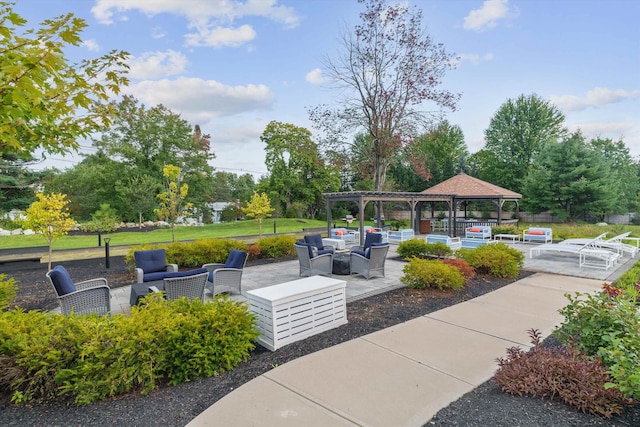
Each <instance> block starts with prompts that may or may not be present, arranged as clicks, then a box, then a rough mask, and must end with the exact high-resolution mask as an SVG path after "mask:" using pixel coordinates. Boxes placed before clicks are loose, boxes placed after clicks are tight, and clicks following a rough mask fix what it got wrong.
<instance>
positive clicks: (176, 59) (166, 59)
mask: <svg viewBox="0 0 640 427" xmlns="http://www.w3.org/2000/svg"><path fill="white" fill-rule="evenodd" d="M187 63H188V61H187V58H186V57H185V56H184V55H183V54H182V53H180V52H176V51H174V50H167V51H165V52H146V53H143V54H142V55H141V56H139V57H131V58H130V59H129V67H130V69H129V77H131V78H133V79H155V78H160V77H166V76H175V75H176V74H180V73H183V72H184V70H185V68H186V66H187Z"/></svg>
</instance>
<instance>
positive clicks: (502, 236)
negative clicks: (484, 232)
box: [493, 234, 520, 243]
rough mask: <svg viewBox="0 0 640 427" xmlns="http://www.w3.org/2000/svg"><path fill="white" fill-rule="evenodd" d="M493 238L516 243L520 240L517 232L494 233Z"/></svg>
mask: <svg viewBox="0 0 640 427" xmlns="http://www.w3.org/2000/svg"><path fill="white" fill-rule="evenodd" d="M493 238H494V239H495V240H511V243H516V242H519V241H520V235H519V234H496V235H495V236H493Z"/></svg>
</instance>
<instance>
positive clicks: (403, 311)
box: [0, 257, 640, 426]
mask: <svg viewBox="0 0 640 427" xmlns="http://www.w3.org/2000/svg"><path fill="white" fill-rule="evenodd" d="M20 264H23V265H20ZM64 265H65V267H67V268H68V270H69V272H70V274H71V276H72V277H73V278H74V280H76V281H80V280H85V279H89V278H92V277H106V278H107V279H108V280H109V284H110V286H111V287H114V288H115V287H119V286H124V285H127V284H131V282H132V281H133V275H132V273H130V272H127V271H126V268H125V264H124V259H123V258H122V257H112V258H111V267H110V268H109V269H106V268H105V266H104V260H100V259H96V260H83V261H70V262H64ZM0 273H7V274H8V275H9V276H10V277H14V278H15V279H16V280H18V282H19V289H20V290H19V293H18V297H17V301H16V302H17V305H19V306H21V307H24V308H27V309H51V308H54V307H56V306H57V301H56V300H55V296H54V294H53V291H52V290H50V289H49V288H50V285H49V284H48V283H46V281H45V280H44V274H45V268H43V267H42V265H40V264H37V263H9V264H2V265H0ZM525 275H528V273H526V272H525V273H523V276H525ZM508 283H510V281H508V280H497V279H494V278H487V277H483V276H477V277H476V278H474V279H473V280H471V283H470V284H469V286H467V287H466V288H465V289H464V290H463V291H460V292H438V291H430V290H427V291H417V290H411V289H407V288H404V289H398V290H394V291H391V292H387V293H384V294H381V295H376V296H373V297H369V298H366V299H362V300H359V301H354V302H352V303H349V304H348V306H347V311H348V313H347V316H348V319H349V323H347V324H346V325H343V326H340V327H339V328H335V329H332V330H329V331H326V332H324V333H322V334H319V335H316V336H313V337H310V338H307V339H305V340H303V341H301V342H296V343H293V344H289V345H287V346H285V347H283V348H281V349H278V350H277V351H275V352H271V351H268V350H266V349H264V348H262V347H260V346H258V347H257V348H256V349H255V350H254V351H253V352H252V353H251V356H250V357H249V359H248V360H247V361H246V362H243V363H241V364H240V365H239V366H237V367H236V368H235V369H234V370H233V371H231V372H226V373H224V374H222V375H220V376H218V377H212V378H203V379H199V380H196V381H192V382H189V383H184V384H180V385H178V386H175V387H162V388H159V389H158V390H155V391H154V392H152V393H150V394H149V395H148V396H140V395H128V396H123V397H120V398H118V399H114V400H111V401H106V402H101V403H97V404H93V405H87V406H82V407H77V406H74V405H64V404H30V405H23V406H16V405H12V404H10V403H9V402H8V396H7V395H6V394H2V393H1V392H0V425H2V426H43V425H46V426H103V425H127V426H151V425H154V426H183V425H185V424H187V423H188V422H189V421H190V420H192V419H193V418H194V417H196V416H197V415H198V414H199V413H201V412H202V411H204V410H205V409H206V408H207V407H209V406H210V405H211V404H213V403H214V402H216V401H217V400H219V399H220V398H222V397H223V396H225V395H226V394H227V393H229V392H231V391H232V390H234V389H236V388H238V387H239V386H241V385H242V384H244V383H245V382H247V381H249V380H251V379H253V378H255V377H257V376H259V375H261V374H263V373H264V372H267V371H268V370H270V369H272V368H273V367H274V366H277V365H282V364H284V363H286V362H288V361H290V360H293V359H296V358H298V357H301V356H304V355H306V354H309V353H312V352H315V351H318V350H322V349H323V348H327V347H330V346H333V345H336V344H339V343H342V342H345V341H348V340H351V339H354V338H357V337H360V336H362V335H365V334H369V333H371V332H375V331H377V330H380V329H383V328H387V327H390V326H393V325H396V324H398V323H401V322H405V321H407V320H410V319H413V318H416V317H419V316H421V315H424V314H427V313H430V312H433V311H436V310H439V309H442V308H445V307H448V306H450V305H453V304H457V303H459V302H462V301H465V300H468V299H471V298H474V297H476V296H479V295H482V294H485V293H487V292H491V291H493V290H495V289H498V288H500V287H502V286H505V285H507V284H508ZM239 416H241V415H240V414H239ZM425 422H426V424H425V425H426V426H432V425H437V426H503V425H504V426H507V425H508V426H638V425H640V408H639V407H638V406H637V405H636V406H635V407H632V408H630V409H629V410H628V411H627V412H625V414H623V416H621V417H617V418H615V419H613V420H603V419H600V418H596V417H593V416H590V415H586V414H582V413H579V412H577V411H575V410H573V409H572V408H570V407H568V406H566V405H563V404H562V403H558V402H554V401H548V400H541V399H536V398H530V397H515V396H511V395H508V394H505V393H502V392H501V391H500V390H499V388H498V387H497V386H496V385H495V384H494V383H493V382H492V381H488V382H486V383H485V384H483V385H481V386H480V387H478V388H477V389H475V390H474V391H472V392H470V393H467V394H466V395H464V396H463V397H461V398H460V399H459V400H458V401H456V402H453V403H452V404H451V405H450V406H448V407H447V408H444V409H443V410H441V411H440V412H438V414H437V415H436V416H435V417H434V418H433V419H432V420H430V421H427V420H425Z"/></svg>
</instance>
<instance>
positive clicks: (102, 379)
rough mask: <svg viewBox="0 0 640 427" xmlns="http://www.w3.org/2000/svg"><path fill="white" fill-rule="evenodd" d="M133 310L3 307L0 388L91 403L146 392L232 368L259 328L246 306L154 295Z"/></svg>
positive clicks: (19, 395)
mask: <svg viewBox="0 0 640 427" xmlns="http://www.w3.org/2000/svg"><path fill="white" fill-rule="evenodd" d="M143 301H144V302H145V304H143V305H141V306H138V307H132V312H131V315H130V316H124V315H116V316H113V317H106V316H105V317H98V316H96V315H92V316H76V315H70V316H62V315H52V314H47V313H42V312H37V311H30V312H24V311H23V310H20V309H15V310H11V311H6V312H3V313H1V314H0V387H2V388H4V389H6V390H9V391H10V392H11V393H12V400H13V401H14V402H18V403H19V402H24V401H29V400H32V399H33V400H39V401H43V400H54V399H73V400H74V401H75V402H76V403H77V404H88V403H92V402H95V401H98V400H102V399H106V398H109V397H112V396H117V395H120V394H123V393H129V392H140V393H142V394H146V393H148V392H149V391H151V390H153V389H154V388H155V387H156V384H157V383H158V382H159V381H167V382H168V383H169V384H171V385H175V384H178V383H181V382H184V381H189V380H192V379H194V378H198V377H207V376H213V375H218V374H219V373H221V372H224V371H228V370H231V369H233V368H234V367H235V366H236V365H237V364H238V363H240V362H241V361H242V360H246V358H247V357H248V355H249V352H250V351H251V350H252V349H253V348H254V347H255V344H254V341H255V339H256V338H257V337H258V335H259V333H258V331H257V330H256V329H255V328H254V317H253V315H252V314H251V313H250V312H249V311H248V310H247V308H246V305H245V304H243V303H240V302H237V301H233V300H231V299H228V298H226V297H222V298H218V299H216V300H215V301H214V302H213V303H207V304H204V303H202V302H201V301H197V300H196V301H193V302H190V301H188V300H186V299H184V298H183V299H180V300H177V301H172V302H167V301H165V300H164V299H163V298H162V296H161V295H159V294H151V295H150V296H148V297H146V298H145V299H144V300H143Z"/></svg>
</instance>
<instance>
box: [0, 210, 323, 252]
mask: <svg viewBox="0 0 640 427" xmlns="http://www.w3.org/2000/svg"><path fill="white" fill-rule="evenodd" d="M274 223H275V225H276V232H277V233H299V232H302V229H303V228H316V227H326V226H327V222H326V221H319V220H308V219H304V220H303V219H295V218H275V219H274V218H270V219H266V220H264V221H263V223H262V236H263V237H267V236H269V235H273V230H274ZM259 232H260V230H259V228H258V223H257V222H256V221H254V220H247V221H238V222H231V223H224V224H208V225H203V226H198V227H196V226H194V227H183V226H176V228H175V237H176V241H188V240H196V239H207V238H214V237H237V236H256V238H257V237H258V235H259ZM102 237H103V238H105V237H108V238H111V242H110V245H111V246H120V245H126V246H130V245H138V244H143V243H161V242H171V229H169V228H167V229H158V230H153V231H147V232H138V231H131V232H127V231H125V232H118V233H109V234H103V235H102ZM34 246H47V241H46V240H45V239H44V238H43V237H42V236H39V235H30V236H23V235H21V236H0V249H13V248H28V247H34ZM97 246H98V237H97V234H92V235H82V236H63V237H60V238H59V239H57V240H55V241H54V242H53V249H54V250H61V249H79V248H93V247H97Z"/></svg>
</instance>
